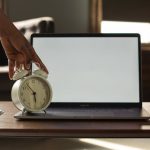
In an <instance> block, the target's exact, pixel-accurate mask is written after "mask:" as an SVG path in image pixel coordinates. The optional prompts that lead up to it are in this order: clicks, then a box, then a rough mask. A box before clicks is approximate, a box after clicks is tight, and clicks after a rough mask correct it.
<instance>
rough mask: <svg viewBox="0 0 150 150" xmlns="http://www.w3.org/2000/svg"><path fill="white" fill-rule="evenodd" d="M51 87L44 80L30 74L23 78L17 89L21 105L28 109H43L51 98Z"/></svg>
mask: <svg viewBox="0 0 150 150" xmlns="http://www.w3.org/2000/svg"><path fill="white" fill-rule="evenodd" d="M51 93H52V92H51V88H50V85H49V84H48V83H47V82H46V80H44V79H42V78H40V77H37V76H32V77H30V78H27V79H25V80H24V81H23V82H22V84H21V86H20V90H19V95H20V96H19V97H20V101H21V102H22V105H23V106H24V107H25V108H26V109H27V110H30V111H39V110H43V109H45V107H47V106H48V105H49V103H50V100H51V96H52V95H51Z"/></svg>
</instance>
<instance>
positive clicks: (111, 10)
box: [103, 0, 150, 22]
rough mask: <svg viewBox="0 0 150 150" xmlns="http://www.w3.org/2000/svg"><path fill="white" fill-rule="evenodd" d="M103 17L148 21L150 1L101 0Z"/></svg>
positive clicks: (106, 18)
mask: <svg viewBox="0 0 150 150" xmlns="http://www.w3.org/2000/svg"><path fill="white" fill-rule="evenodd" d="M103 19H104V20H117V21H119V20H120V21H138V22H150V1H149V0H115V1H114V0H103Z"/></svg>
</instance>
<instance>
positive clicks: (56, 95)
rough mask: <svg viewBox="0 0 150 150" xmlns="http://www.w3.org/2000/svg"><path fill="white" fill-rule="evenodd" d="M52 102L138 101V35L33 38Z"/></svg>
mask: <svg viewBox="0 0 150 150" xmlns="http://www.w3.org/2000/svg"><path fill="white" fill-rule="evenodd" d="M33 47H34V48H35V50H36V52H37V53H38V55H39V56H40V58H41V59H42V61H43V62H44V64H45V65H46V66H47V68H48V69H49V78H48V80H49V82H50V84H51V85H52V89H53V102H106V103H107V102H120V103H127V102H132V103H134V102H139V64H138V62H139V60H138V59H139V57H138V38H136V37H34V38H33Z"/></svg>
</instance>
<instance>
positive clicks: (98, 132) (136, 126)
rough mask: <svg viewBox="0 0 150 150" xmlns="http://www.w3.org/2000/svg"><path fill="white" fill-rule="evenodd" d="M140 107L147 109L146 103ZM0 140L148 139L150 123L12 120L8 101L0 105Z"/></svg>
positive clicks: (10, 105) (148, 105)
mask: <svg viewBox="0 0 150 150" xmlns="http://www.w3.org/2000/svg"><path fill="white" fill-rule="evenodd" d="M143 106H144V107H145V108H146V109H147V110H150V104H149V103H144V104H143ZM0 108H1V109H2V110H4V111H5V113H4V114H3V115H1V116H0V137H34V136H36V137H150V121H140V120H139V121H138V120H136V121H125V120H124V121H121V120H120V121H118V120H116V121H115V120H112V121H110V120H97V121H96V120H90V121H88V120H86V121H82V120H57V121H56V120H24V121H21V120H20V121H19V120H16V119H15V118H14V117H13V116H14V114H15V113H16V112H18V110H17V109H16V108H15V106H14V105H13V104H12V102H3V101H1V102H0Z"/></svg>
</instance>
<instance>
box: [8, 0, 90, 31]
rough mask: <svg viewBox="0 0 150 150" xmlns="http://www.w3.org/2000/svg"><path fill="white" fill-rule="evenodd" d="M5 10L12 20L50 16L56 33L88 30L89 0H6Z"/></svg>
mask: <svg viewBox="0 0 150 150" xmlns="http://www.w3.org/2000/svg"><path fill="white" fill-rule="evenodd" d="M7 10H8V15H9V17H10V18H11V19H12V20H13V21H19V20H23V19H29V18H34V17H41V16H51V17H53V18H54V19H55V23H56V32H58V33H65V32H66V33H70V32H72V33H78V32H81V33H84V32H88V30H89V0H7Z"/></svg>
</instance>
